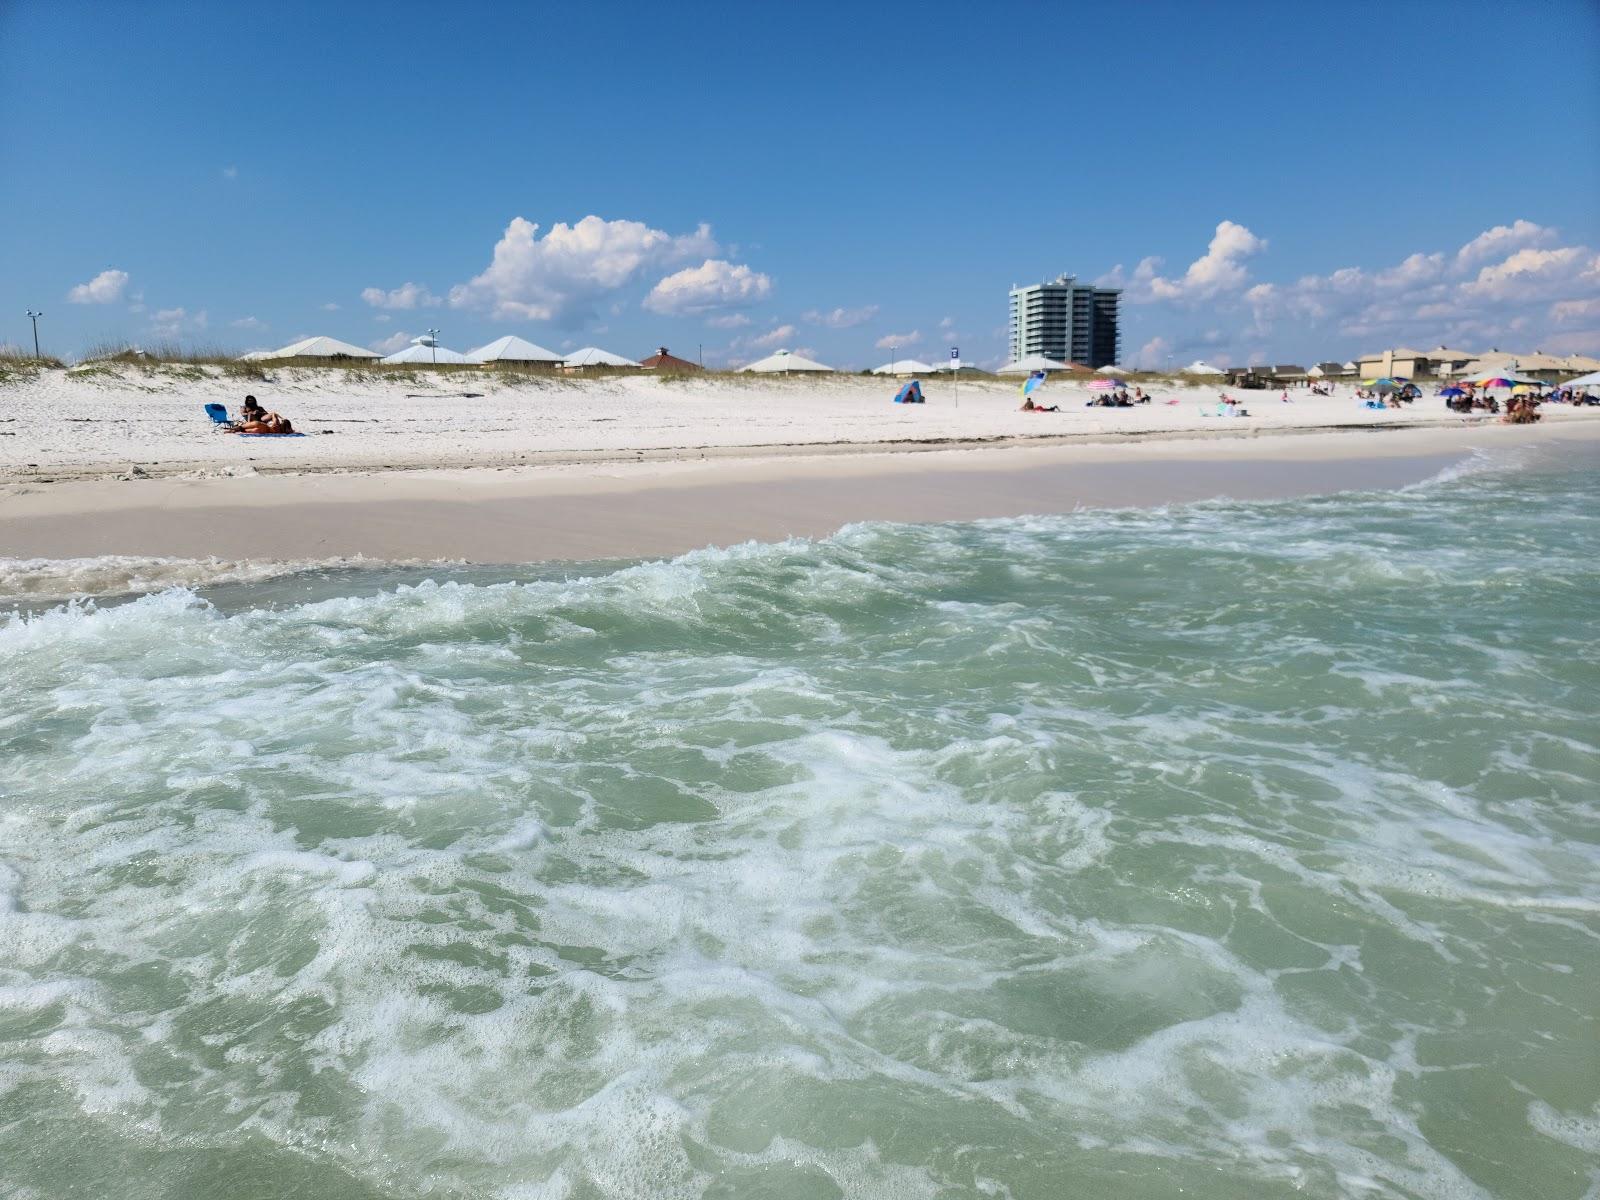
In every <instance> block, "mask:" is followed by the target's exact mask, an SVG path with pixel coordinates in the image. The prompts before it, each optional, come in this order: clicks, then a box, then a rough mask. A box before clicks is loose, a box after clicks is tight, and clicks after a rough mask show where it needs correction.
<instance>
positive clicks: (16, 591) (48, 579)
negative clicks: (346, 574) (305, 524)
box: [0, 554, 371, 601]
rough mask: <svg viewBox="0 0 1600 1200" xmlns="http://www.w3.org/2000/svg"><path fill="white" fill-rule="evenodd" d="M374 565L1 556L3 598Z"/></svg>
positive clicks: (158, 587) (111, 592)
mask: <svg viewBox="0 0 1600 1200" xmlns="http://www.w3.org/2000/svg"><path fill="white" fill-rule="evenodd" d="M365 565H371V564H370V563H367V562H365V561H364V560H362V559H335V560H320V561H315V562H313V561H299V562H262V561H254V560H249V559H226V558H147V557H138V556H129V555H119V554H107V555H100V556H98V557H93V558H0V601H6V600H13V601H15V600H25V601H37V600H57V599H61V600H64V599H70V598H73V597H89V596H100V597H103V596H128V595H136V594H139V593H142V592H159V591H162V590H163V589H165V588H174V587H176V588H193V587H207V586H211V585H214V584H222V583H259V582H262V581H265V580H268V579H275V578H280V577H282V576H285V575H294V574H298V573H299V572H301V571H308V570H313V569H317V568H330V567H355V566H365Z"/></svg>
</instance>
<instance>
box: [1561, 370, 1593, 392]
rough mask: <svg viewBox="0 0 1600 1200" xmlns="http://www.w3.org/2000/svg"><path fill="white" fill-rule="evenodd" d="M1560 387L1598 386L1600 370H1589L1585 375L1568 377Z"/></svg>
mask: <svg viewBox="0 0 1600 1200" xmlns="http://www.w3.org/2000/svg"><path fill="white" fill-rule="evenodd" d="M1561 386H1562V387H1575V388H1592V387H1600V371H1591V372H1590V373H1589V374H1587V375H1579V376H1578V377H1577V378H1576V379H1569V380H1567V381H1566V383H1564V384H1562V385H1561Z"/></svg>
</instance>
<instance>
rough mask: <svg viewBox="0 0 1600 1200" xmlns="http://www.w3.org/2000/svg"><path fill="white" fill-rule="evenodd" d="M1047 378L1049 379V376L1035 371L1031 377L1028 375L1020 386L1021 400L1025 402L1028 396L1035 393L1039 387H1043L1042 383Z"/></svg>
mask: <svg viewBox="0 0 1600 1200" xmlns="http://www.w3.org/2000/svg"><path fill="white" fill-rule="evenodd" d="M1047 378H1049V376H1048V375H1046V374H1045V372H1043V371H1035V372H1034V373H1033V374H1032V375H1029V376H1028V378H1027V379H1026V380H1024V381H1023V384H1022V398H1023V399H1024V400H1026V399H1027V398H1028V397H1029V396H1031V395H1033V394H1034V393H1035V392H1037V391H1038V390H1039V389H1040V388H1041V387H1043V386H1044V381H1045V380H1046V379H1047Z"/></svg>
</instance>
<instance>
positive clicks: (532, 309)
mask: <svg viewBox="0 0 1600 1200" xmlns="http://www.w3.org/2000/svg"><path fill="white" fill-rule="evenodd" d="M716 251H717V243H716V240H715V239H714V238H713V237H712V236H711V227H710V226H709V225H701V226H700V227H699V228H698V229H696V230H695V231H694V232H693V233H687V234H679V235H673V234H670V233H666V232H664V231H663V230H660V229H652V228H650V226H648V225H645V224H644V223H643V222H640V221H607V220H605V219H604V218H601V217H597V216H593V215H591V216H587V217H584V218H583V220H581V221H579V222H577V223H576V224H573V225H568V224H566V223H565V222H557V223H556V224H555V225H552V226H551V227H550V230H549V232H547V233H546V234H545V235H544V236H543V237H541V236H539V226H538V225H537V224H535V223H534V222H532V221H529V220H526V219H524V218H522V217H517V218H515V219H513V220H512V222H511V223H510V224H509V225H507V226H506V231H505V233H504V234H502V235H501V238H500V241H499V242H498V243H496V245H495V248H494V255H493V258H492V259H491V261H490V263H489V266H488V267H487V268H486V269H485V270H484V271H483V272H482V273H480V274H479V275H476V276H474V277H473V278H472V279H470V280H468V281H467V282H466V283H462V284H457V285H456V286H455V287H453V288H451V289H450V304H451V306H452V307H455V308H469V309H483V310H486V311H488V312H489V313H491V314H492V315H493V316H495V317H497V318H501V319H523V320H534V321H559V322H562V323H564V324H568V325H575V324H580V323H582V321H583V320H584V319H585V318H587V317H588V316H589V315H590V314H591V312H592V311H593V307H594V305H595V304H596V303H597V302H598V301H599V300H601V299H603V298H604V297H606V296H608V295H609V294H610V293H612V292H615V291H616V290H617V289H619V288H621V287H624V286H626V285H627V284H629V283H632V282H634V281H635V280H636V279H637V278H638V277H639V275H640V274H641V273H642V272H644V271H646V270H648V269H650V268H652V267H661V266H670V265H673V264H675V263H680V262H683V261H685V260H687V259H690V258H693V257H696V256H708V255H711V254H715V253H716Z"/></svg>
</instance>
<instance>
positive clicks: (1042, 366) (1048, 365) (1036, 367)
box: [995, 354, 1072, 375]
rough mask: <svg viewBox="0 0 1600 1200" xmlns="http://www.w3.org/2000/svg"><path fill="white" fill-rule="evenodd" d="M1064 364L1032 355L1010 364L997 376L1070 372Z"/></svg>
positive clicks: (1038, 355)
mask: <svg viewBox="0 0 1600 1200" xmlns="http://www.w3.org/2000/svg"><path fill="white" fill-rule="evenodd" d="M1070 370H1072V368H1071V367H1069V366H1068V365H1067V364H1066V363H1064V362H1057V361H1056V360H1055V359H1053V358H1046V357H1045V356H1044V355H1042V354H1030V355H1028V357H1026V358H1019V359H1017V361H1016V362H1009V363H1007V364H1006V365H1005V366H1003V367H1001V368H1000V369H999V370H998V371H996V372H995V374H997V375H1032V374H1033V373H1034V372H1035V371H1070Z"/></svg>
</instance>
